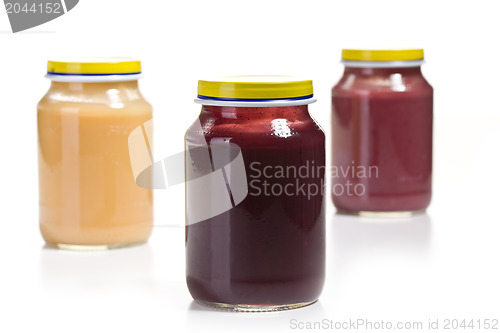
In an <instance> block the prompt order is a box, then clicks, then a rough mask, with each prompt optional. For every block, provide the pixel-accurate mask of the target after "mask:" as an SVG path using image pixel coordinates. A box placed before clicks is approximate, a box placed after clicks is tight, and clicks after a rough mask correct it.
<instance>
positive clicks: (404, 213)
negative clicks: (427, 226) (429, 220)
mask: <svg viewBox="0 0 500 333" xmlns="http://www.w3.org/2000/svg"><path fill="white" fill-rule="evenodd" d="M337 213H338V214H342V215H354V216H360V217H371V218H405V217H412V216H415V215H420V214H424V213H425V209H420V210H408V211H392V212H375V211H351V210H343V209H337Z"/></svg>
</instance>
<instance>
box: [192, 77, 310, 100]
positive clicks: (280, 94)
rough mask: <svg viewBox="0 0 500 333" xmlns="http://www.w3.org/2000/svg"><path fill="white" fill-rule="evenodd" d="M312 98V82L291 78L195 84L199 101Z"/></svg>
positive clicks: (264, 78) (225, 79)
mask: <svg viewBox="0 0 500 333" xmlns="http://www.w3.org/2000/svg"><path fill="white" fill-rule="evenodd" d="M312 97H313V85H312V80H301V79H297V78H294V77H292V76H281V75H248V76H225V77H221V78H218V79H214V80H199V81H198V98H199V99H202V100H218V101H236V102H266V101H276V100H306V99H311V98H312Z"/></svg>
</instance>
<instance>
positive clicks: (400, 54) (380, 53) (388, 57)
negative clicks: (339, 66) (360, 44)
mask: <svg viewBox="0 0 500 333" xmlns="http://www.w3.org/2000/svg"><path fill="white" fill-rule="evenodd" d="M423 59H424V50H423V49H409V50H352V49H343V50H342V60H344V61H415V60H423Z"/></svg>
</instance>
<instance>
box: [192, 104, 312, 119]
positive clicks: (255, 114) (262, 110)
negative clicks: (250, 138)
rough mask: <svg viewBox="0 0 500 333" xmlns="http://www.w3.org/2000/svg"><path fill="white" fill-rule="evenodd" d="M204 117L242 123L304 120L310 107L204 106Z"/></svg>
mask: <svg viewBox="0 0 500 333" xmlns="http://www.w3.org/2000/svg"><path fill="white" fill-rule="evenodd" d="M201 114H202V115H204V114H205V115H208V114H210V115H211V116H215V117H217V118H226V119H239V120H242V121H245V120H251V119H259V120H266V119H277V118H286V119H303V118H306V117H310V116H309V108H308V105H293V106H271V107H235V106H213V105H202V108H201Z"/></svg>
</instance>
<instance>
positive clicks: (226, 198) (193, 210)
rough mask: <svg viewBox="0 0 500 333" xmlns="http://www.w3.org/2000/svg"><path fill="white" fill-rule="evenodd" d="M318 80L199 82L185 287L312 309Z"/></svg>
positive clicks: (256, 303)
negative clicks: (314, 105) (314, 108)
mask: <svg viewBox="0 0 500 333" xmlns="http://www.w3.org/2000/svg"><path fill="white" fill-rule="evenodd" d="M314 101H315V100H314V99H313V91H312V81H309V80H305V81H293V80H292V79H291V78H289V77H281V76H247V77H245V76H243V77H227V78H224V79H221V80H214V81H199V83H198V99H197V100H196V102H197V103H199V104H202V108H201V113H200V115H199V119H198V120H197V121H196V122H195V123H194V124H193V125H192V126H191V128H190V129H188V131H187V132H186V137H185V138H186V149H187V150H186V176H187V180H188V181H187V183H186V219H187V221H186V223H187V226H186V250H187V284H188V288H189V291H190V293H191V295H192V296H193V298H194V299H195V300H196V301H198V302H199V303H201V304H204V305H207V306H212V307H218V308H225V309H232V310H237V311H276V310H285V309H292V308H297V307H301V306H305V305H308V304H311V303H313V302H315V301H316V300H317V299H318V296H319V295H320V292H321V290H322V287H323V281H324V270H325V202H324V200H323V199H324V176H325V151H324V149H325V148H324V144H325V136H324V133H323V131H322V129H321V128H320V127H319V126H318V124H317V123H316V122H315V121H314V120H313V119H312V118H311V116H310V114H309V111H308V104H309V103H312V102H314Z"/></svg>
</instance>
